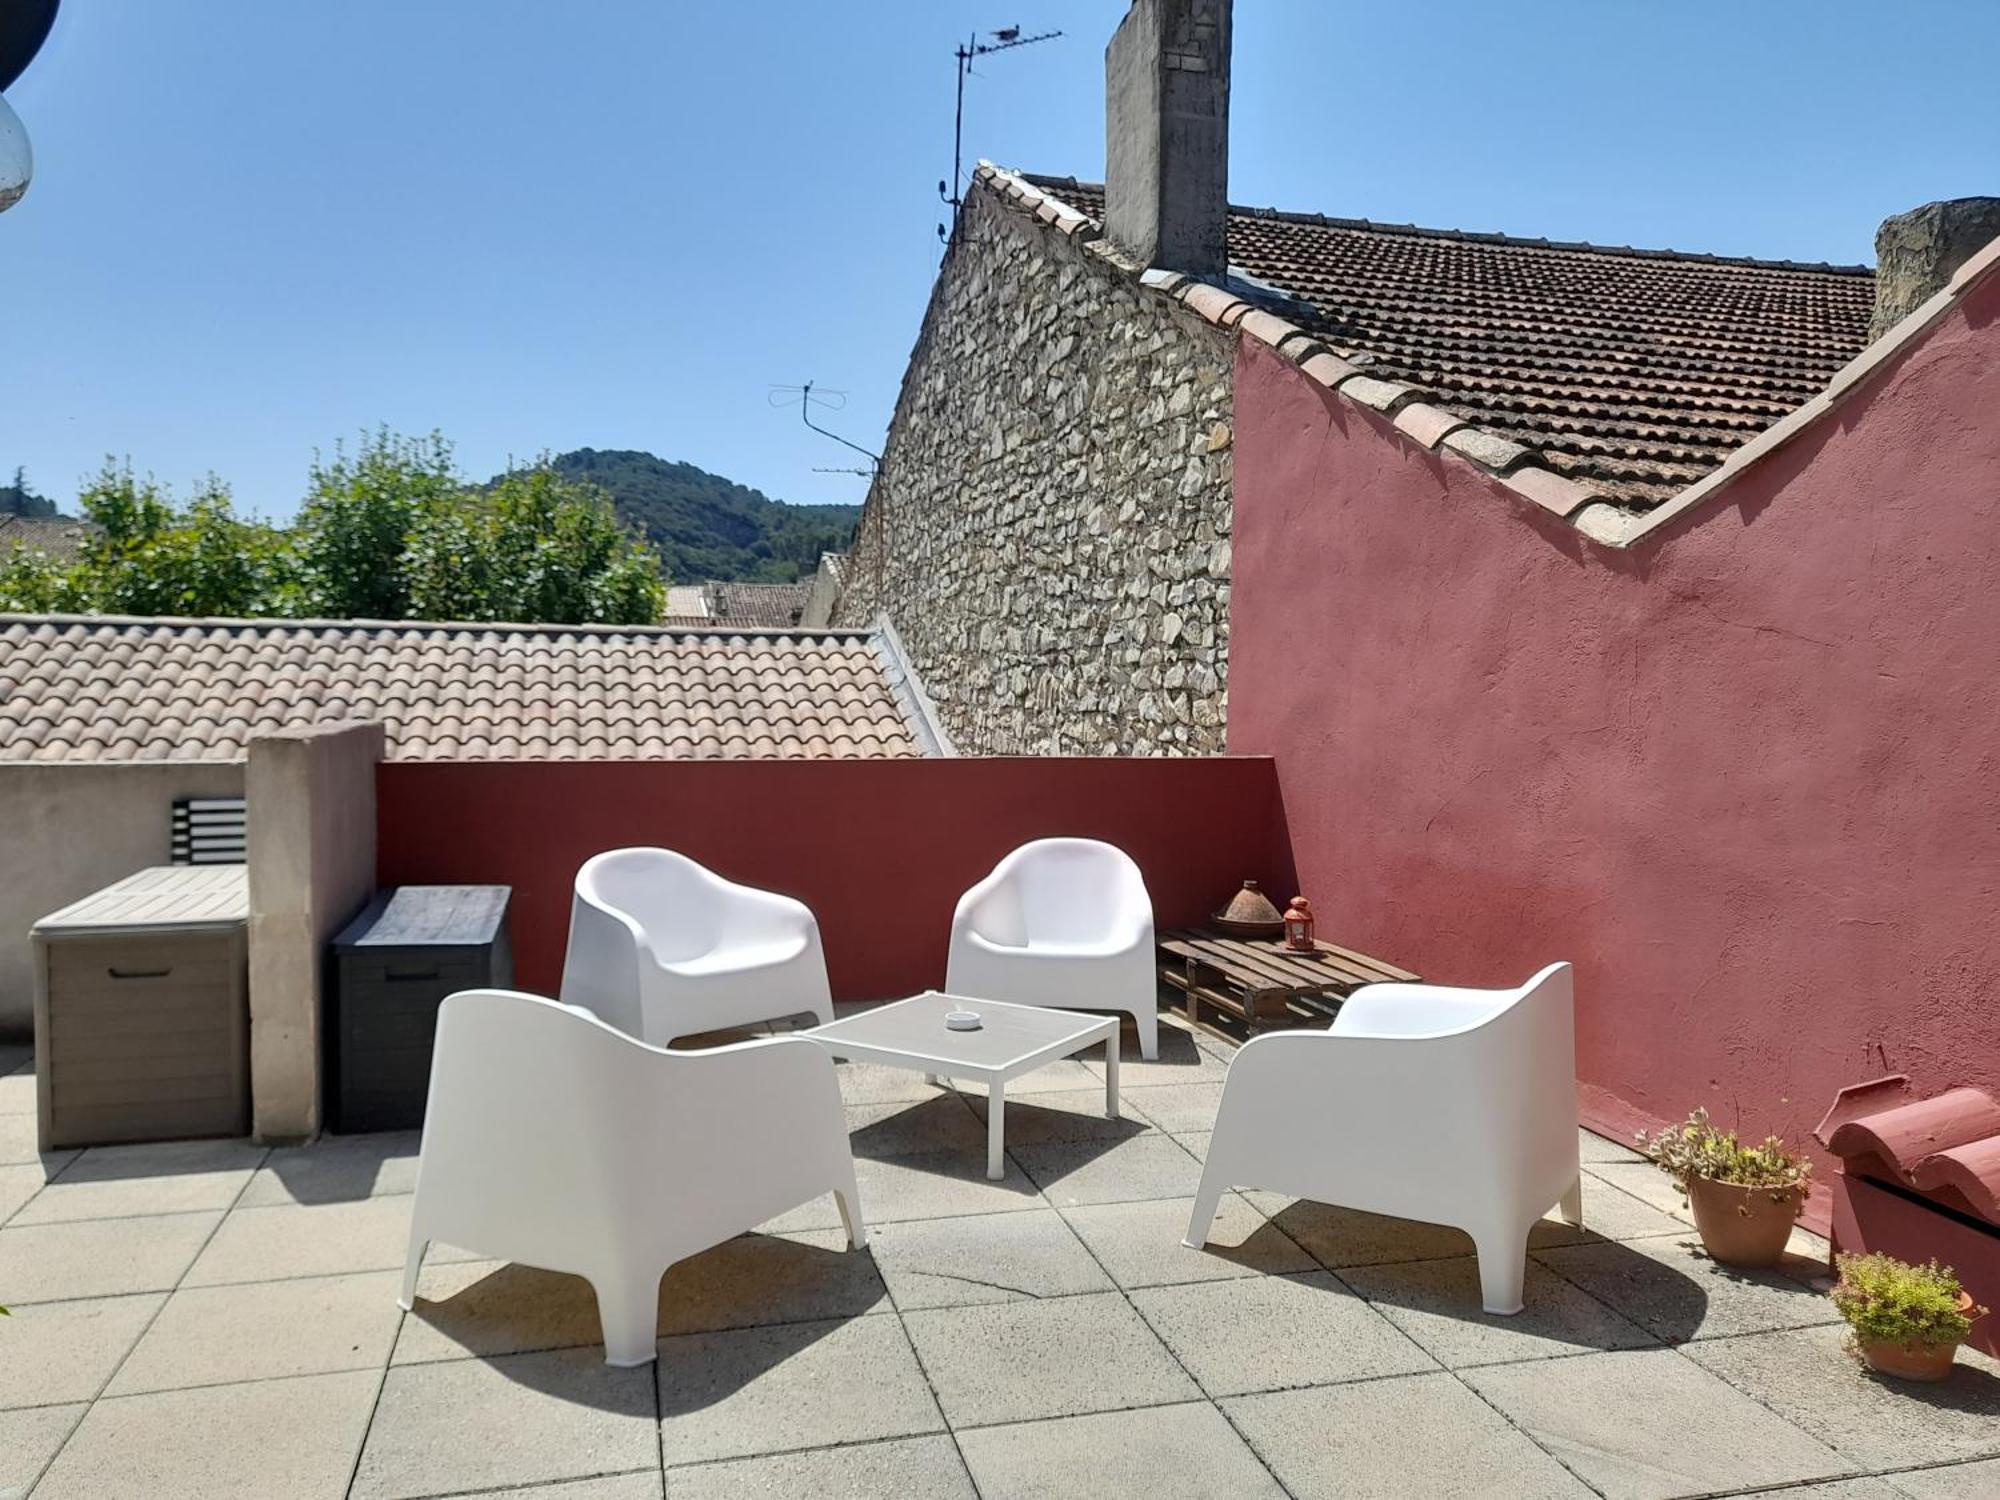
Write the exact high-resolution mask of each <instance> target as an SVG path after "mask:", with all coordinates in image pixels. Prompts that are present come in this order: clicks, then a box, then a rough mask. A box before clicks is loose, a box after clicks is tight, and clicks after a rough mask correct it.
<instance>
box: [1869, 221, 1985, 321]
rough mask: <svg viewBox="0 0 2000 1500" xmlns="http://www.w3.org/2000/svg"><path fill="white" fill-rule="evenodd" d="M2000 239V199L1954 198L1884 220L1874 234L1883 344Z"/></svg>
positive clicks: (1877, 317)
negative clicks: (1891, 330)
mask: <svg viewBox="0 0 2000 1500" xmlns="http://www.w3.org/2000/svg"><path fill="white" fill-rule="evenodd" d="M1996 236H2000V198H1952V199H1949V200H1947V201H1946V202H1943V203H1926V204H1925V205H1924V206H1923V207H1922V208H1913V209H1911V210H1910V211H1909V212H1908V213H1906V214H1897V215H1896V216H1895V217H1894V218H1892V219H1884V220H1883V221H1882V227H1881V228H1880V229H1878V230H1876V231H1875V316H1874V317H1873V318H1872V319H1870V320H1869V324H1868V337H1869V338H1871V339H1879V338H1880V337H1882V335H1883V334H1885V333H1887V332H1888V331H1889V330H1890V329H1891V328H1893V327H1895V326H1896V324H1898V323H1900V322H1901V321H1902V320H1903V319H1904V318H1906V317H1908V316H1909V315H1910V314H1911V313H1913V312H1915V311H1916V310H1917V309H1918V308H1919V307H1921V306H1922V305H1923V304H1924V303H1925V302H1927V301H1929V300H1930V299H1931V298H1932V297H1934V296H1936V295H1937V294H1938V293H1939V292H1941V291H1943V290H1944V288H1945V283H1946V282H1948V281H1950V280H1951V277H1952V273H1953V272H1954V271H1956V270H1957V269H1958V268H1959V267H1960V266H1962V265H1964V264H1965V263H1966V262H1967V261H1968V260H1970V259H1971V258H1972V257H1973V255H1974V254H1975V253H1976V252H1978V251H1980V250H1983V249H1985V248H1986V246H1987V244H1988V243H1989V242H1990V241H1992V240H1993V239H1994V238H1995V237H1996Z"/></svg>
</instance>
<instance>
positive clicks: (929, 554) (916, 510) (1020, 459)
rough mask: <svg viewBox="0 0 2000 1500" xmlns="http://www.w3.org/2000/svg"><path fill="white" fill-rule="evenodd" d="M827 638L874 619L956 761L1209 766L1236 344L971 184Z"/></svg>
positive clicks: (1223, 654) (1223, 589)
mask: <svg viewBox="0 0 2000 1500" xmlns="http://www.w3.org/2000/svg"><path fill="white" fill-rule="evenodd" d="M963 215H964V217H963V219H962V220H961V223H960V227H959V234H958V239H957V243H956V244H955V245H954V247H953V248H952V250H951V252H950V255H949V257H948V258H947V260H946V262H945V265H944V267H943V268H942V269H941V270H940V272H939V274H938V281H937V285H936V287H935V289H934V290H933V292H932V294H931V304H930V308H929V311H928V312H927V314H926V316H925V320H924V328H923V332H922V334H921V336H920V338H919V340H918V343H917V348H916V351H915V353H914V354H913V355H912V357H911V361H910V367H909V371H908V373H907V374H906V375H905V376H904V382H903V391H902V395H901V398H900V400H899V401H898V403H897V407H896V415H895V418H894V420H893V422H892V423H891V425H890V429H889V442H888V448H887V452H886V453H885V454H884V457H883V462H882V470H881V473H880V474H879V475H878V477H877V478H876V480H875V483H874V485H873V486H872V488H871V489H870V491H869V495H868V501H867V505H866V508H865V510H864V511H863V513H862V517H861V526H860V531H859V534H858V535H857V537H856V539H855V543H854V547H853V549H852V551H851V552H850V553H849V554H848V557H847V559H846V577H845V579H844V586H843V590H842V594H841V599H840V603H839V606H838V609H837V611H836V614H835V623H837V624H842V625H866V624H868V623H870V622H872V621H873V620H874V618H875V617H876V615H877V614H878V613H882V614H886V615H887V616H888V618H889V620H890V622H891V623H892V624H893V625H894V626H895V628H896V630H897V632H898V634H899V635H900V637H901V639H902V642H903V645H904V648H905V650H906V651H907V653H908V654H909V656H910V658H911V664H912V665H913V666H914V668H915V669H916V671H917V674H918V675H919V677H920V678H921V679H922V681H923V685H924V687H925V689H926V690H927V692H928V693H929V695H930V698H931V700H932V702H933V704H934V705H935V706H936V711H937V714H938V717H939V718H940V720H941V721H942V725H943V728H944V730H945V732H946V734H947V735H948V736H949V737H950V738H951V740H952V741H953V744H954V747H955V748H956V749H957V750H958V751H959V752H960V753H961V754H968V755H979V754H988V755H1008V754H1043V755H1149V754H1169V755H1181V754H1186V755H1205V754H1220V753H1221V752H1222V750H1223V720H1224V704H1225V677H1226V673H1227V662H1228V652H1229V564H1230V544H1229V527H1230V506H1231V500H1230V470H1231V462H1230V423H1231V419H1232V418H1231V392H1230V382H1231V355H1232V350H1231V345H1230V335H1229V334H1227V333H1225V332H1223V331H1222V330H1220V329H1218V328H1215V327H1214V326H1212V325H1210V324H1208V323H1205V322H1203V321H1202V320H1201V319H1200V318H1198V317H1196V316H1194V315H1193V314H1191V313H1188V312H1186V311H1183V310H1182V309H1181V308H1180V307H1179V305H1178V304H1174V303H1171V302H1170V301H1169V300H1168V299H1166V298H1163V297H1160V296H1158V295H1157V294H1155V293H1153V292H1151V291H1149V290H1147V289H1146V288H1144V287H1142V286H1141V285H1140V284H1139V283H1138V282H1137V281H1136V280H1134V279H1133V278H1131V277H1130V276H1128V275H1126V274H1124V273H1123V272H1121V271H1119V270H1118V269H1117V268H1115V267H1114V266H1112V265H1110V264H1108V263H1106V261H1105V260H1104V259H1103V258H1102V257H1101V256H1100V255H1099V254H1097V253H1096V252H1094V251H1092V250H1091V249H1089V248H1087V247H1086V246H1085V245H1084V244H1083V243H1080V242H1078V241H1077V240H1075V239H1072V238H1071V237H1069V236H1066V235H1063V234H1060V233H1058V232H1056V231H1055V230H1053V229H1051V228H1049V227H1048V226H1047V225H1045V224H1042V223H1039V222H1037V221H1036V220H1034V219H1033V218H1032V217H1030V216H1028V215H1027V214H1024V213H1022V212H1020V211H1018V210H1017V209H1016V208H1014V207H1011V206H1009V205H1008V204H1007V203H1006V202H1004V201H1002V200H1001V199H1000V197H999V195H998V194H996V193H995V192H993V191H992V190H991V189H989V188H988V187H986V186H984V185H983V184H980V185H975V186H974V188H973V189H972V191H971V192H970V193H969V194H968V197H967V200H966V204H965V207H964V210H963Z"/></svg>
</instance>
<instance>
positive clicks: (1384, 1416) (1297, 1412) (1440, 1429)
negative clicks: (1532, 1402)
mask: <svg viewBox="0 0 2000 1500" xmlns="http://www.w3.org/2000/svg"><path fill="white" fill-rule="evenodd" d="M1221 1405H1222V1410H1223V1412H1224V1413H1225V1414H1226V1415H1227V1416H1228V1417H1229V1419H1230V1421H1231V1422H1232V1423H1234V1424H1235V1426H1236V1428H1237V1430H1238V1431H1240V1432H1241V1433H1242V1434H1243V1436H1244V1437H1245V1438H1247V1439H1248V1440H1249V1443H1250V1446H1251V1448H1253V1449H1254V1450H1255V1451H1256V1453H1257V1456H1258V1457H1259V1458H1261V1459H1262V1460H1263V1461H1264V1462H1265V1463H1266V1464H1267V1465H1268V1466H1269V1467H1270V1469H1271V1472H1272V1473H1273V1474H1275V1475H1276V1476H1277V1477H1278V1479H1279V1480H1280V1481H1281V1482H1282V1483H1283V1484H1284V1486H1285V1488H1286V1489H1287V1490H1288V1491H1290V1493H1291V1494H1292V1495H1293V1496H1294V1497H1295V1500H1409V1497H1410V1496H1411V1495H1413V1494H1414V1495H1422V1496H1424V1497H1425V1500H1593V1495H1592V1492H1591V1490H1590V1489H1589V1488H1588V1487H1587V1486H1586V1485H1584V1484H1583V1483H1582V1482H1581V1481H1580V1480H1578V1479H1577V1478H1576V1477H1575V1476H1574V1475H1573V1474H1571V1473H1570V1472H1569V1471H1568V1470H1567V1469H1565V1468H1563V1466H1562V1465H1561V1464H1559V1463H1557V1462H1556V1461H1555V1460H1554V1459H1553V1458H1550V1457H1549V1455H1548V1454H1546V1453H1544V1452H1543V1451H1542V1450H1541V1449H1540V1448H1537V1447H1536V1446H1535V1445H1534V1444H1533V1443H1531V1442H1530V1441H1528V1439H1527V1438H1525V1437H1523V1436H1522V1435H1521V1433H1520V1432H1518V1431H1517V1430H1516V1429H1515V1428H1513V1427H1512V1426H1510V1425H1509V1424H1508V1422H1507V1421H1506V1419H1504V1418H1503V1417H1501V1415H1500V1414H1499V1413H1498V1412H1496V1411H1494V1410H1493V1408H1492V1407H1490V1406H1488V1405H1487V1404H1486V1403H1485V1402H1484V1401H1481V1400H1480V1399H1479V1398H1478V1397H1477V1396H1475V1395H1473V1393H1472V1392H1471V1391H1469V1390H1467V1389H1466V1388H1465V1387H1464V1386H1463V1385H1461V1384H1459V1382H1458V1380H1457V1379H1456V1378H1455V1377H1453V1376H1450V1375H1444V1374H1437V1375H1398V1376H1392V1377H1390V1378H1388V1379H1385V1380H1363V1381H1357V1382H1354V1383H1352V1384H1349V1385H1333V1386H1318V1387H1314V1388H1312V1389H1309V1390H1301V1391H1277V1392H1274V1393H1271V1394H1269V1395H1262V1396H1237V1397H1233V1398H1231V1399H1229V1400H1226V1401H1224V1402H1222V1403H1221Z"/></svg>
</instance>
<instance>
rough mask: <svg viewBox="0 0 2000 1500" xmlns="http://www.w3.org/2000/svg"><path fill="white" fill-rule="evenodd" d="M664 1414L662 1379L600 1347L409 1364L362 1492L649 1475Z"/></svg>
mask: <svg viewBox="0 0 2000 1500" xmlns="http://www.w3.org/2000/svg"><path fill="white" fill-rule="evenodd" d="M373 1378H374V1377H370V1379H371V1382H372V1380H373ZM653 1412H654V1407H653V1381H652V1374H651V1372H650V1371H648V1370H644V1369H636V1370H616V1369H613V1368H611V1367H610V1366H609V1365H607V1364H605V1363H604V1356H603V1351H601V1350H598V1349H557V1350H552V1351H548V1352H545V1353H540V1354H510V1355H503V1356H501V1357H499V1358H496V1359H455V1360H449V1361H445V1362H442V1363H438V1364H421V1365H399V1366H396V1367H394V1368H392V1369H391V1370H390V1371H389V1373H388V1376H387V1378H386V1379H384V1380H383V1381H382V1396H381V1402H380V1407H379V1410H378V1411H377V1413H376V1416H375V1420H374V1423H373V1424H372V1425H371V1426H370V1428H369V1430H368V1442H367V1445H366V1446H365V1447H364V1448H363V1449H362V1450H361V1463H360V1466H359V1468H358V1469H357V1470H356V1471H355V1475H354V1488H353V1490H352V1492H351V1493H352V1495H353V1497H354V1500H405V1497H413V1496H428V1495H443V1494H455V1493H457V1492H459V1491H463V1490H480V1489H496V1488H501V1487H504V1486H508V1485H513V1486H517V1487H519V1486H524V1485H529V1484H537V1483H546V1482H548V1481H551V1480H557V1479H578V1478H585V1477H591V1476H598V1475H603V1474H608V1473H617V1472H619V1471H623V1470H635V1469H644V1468H648V1467H650V1466H651V1465H652V1464H653V1463H654V1462H655V1461H656V1459H657V1454H658V1447H657V1440H656V1439H655V1437H654V1428H653ZM274 1493H277V1492H274Z"/></svg>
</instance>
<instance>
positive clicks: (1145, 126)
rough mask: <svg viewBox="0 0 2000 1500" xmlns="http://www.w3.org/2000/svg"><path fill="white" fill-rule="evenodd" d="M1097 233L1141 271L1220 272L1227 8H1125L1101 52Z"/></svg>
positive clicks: (1224, 255)
mask: <svg viewBox="0 0 2000 1500" xmlns="http://www.w3.org/2000/svg"><path fill="white" fill-rule="evenodd" d="M1104 228H1105V233H1106V234H1108V235H1109V236H1110V237H1111V239H1112V240H1113V241H1114V242H1115V243H1116V244H1117V245H1118V246H1119V248H1120V249H1122V250H1124V251H1126V252H1127V253H1128V254H1129V255H1131V256H1132V257H1133V258H1134V259H1136V260H1137V261H1139V262H1140V263H1141V264H1142V265H1147V266H1154V267H1158V268H1160V269H1162V270H1168V271H1184V272H1186V273H1187V274H1188V275H1191V276H1221V275H1222V274H1223V273H1224V272H1226V271H1227V270H1228V268H1229V247H1228V228H1229V0H1133V5H1132V9H1131V10H1130V11H1129V12H1127V13H1126V16H1125V19H1124V20H1123V21H1122V22H1120V23H1119V26H1118V30H1117V32H1116V34H1114V35H1113V36H1112V38H1111V45H1110V46H1109V47H1107V48H1106V49H1105V52H1104Z"/></svg>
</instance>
